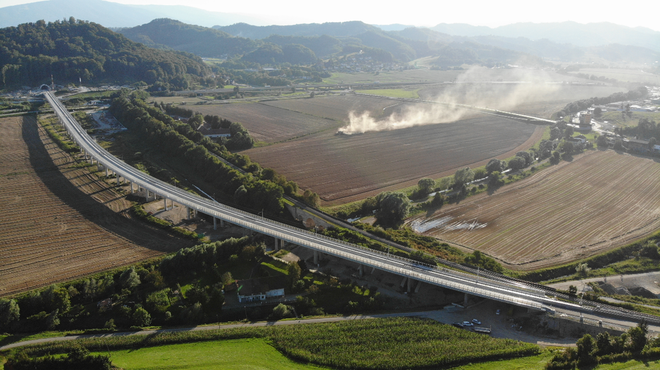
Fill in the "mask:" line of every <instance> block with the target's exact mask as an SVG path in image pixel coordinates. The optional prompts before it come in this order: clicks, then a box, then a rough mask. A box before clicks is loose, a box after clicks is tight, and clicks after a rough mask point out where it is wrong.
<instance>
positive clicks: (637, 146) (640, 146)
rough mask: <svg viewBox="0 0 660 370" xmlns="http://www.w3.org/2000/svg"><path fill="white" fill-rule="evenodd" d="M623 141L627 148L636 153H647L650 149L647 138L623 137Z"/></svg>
mask: <svg viewBox="0 0 660 370" xmlns="http://www.w3.org/2000/svg"><path fill="white" fill-rule="evenodd" d="M623 143H624V144H625V146H626V147H627V148H628V150H630V151H632V152H637V153H643V154H644V153H648V152H649V151H650V148H649V142H648V141H647V140H639V139H624V140H623Z"/></svg>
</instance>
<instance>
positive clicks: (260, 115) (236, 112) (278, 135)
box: [193, 99, 341, 143]
mask: <svg viewBox="0 0 660 370" xmlns="http://www.w3.org/2000/svg"><path fill="white" fill-rule="evenodd" d="M307 100H311V99H305V101H307ZM193 110H194V111H195V112H199V113H202V114H204V115H207V114H208V115H217V116H219V117H222V118H225V119H228V120H230V121H232V122H240V123H241V124H242V125H243V126H244V127H245V128H247V129H248V131H250V135H252V137H253V138H254V139H255V140H257V141H263V142H266V143H274V142H278V141H282V140H287V139H290V138H293V137H298V136H303V135H307V134H310V133H314V132H318V131H321V130H324V129H327V128H332V127H335V126H339V125H340V124H341V123H340V122H337V121H333V120H332V119H326V118H321V117H318V116H316V117H315V116H311V115H308V114H302V113H297V112H291V111H289V110H287V109H282V108H278V107H273V106H270V105H266V104H262V103H238V104H236V103H234V104H220V105H200V106H195V107H194V108H193Z"/></svg>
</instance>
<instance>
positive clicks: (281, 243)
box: [280, 239, 286, 249]
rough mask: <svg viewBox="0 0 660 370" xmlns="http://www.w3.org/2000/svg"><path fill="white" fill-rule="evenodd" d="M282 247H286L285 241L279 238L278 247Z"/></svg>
mask: <svg viewBox="0 0 660 370" xmlns="http://www.w3.org/2000/svg"><path fill="white" fill-rule="evenodd" d="M284 247H286V242H285V241H284V239H280V249H282V248H284Z"/></svg>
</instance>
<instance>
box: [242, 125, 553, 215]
mask: <svg viewBox="0 0 660 370" xmlns="http://www.w3.org/2000/svg"><path fill="white" fill-rule="evenodd" d="M544 129H545V127H544V126H536V125H528V124H524V123H520V122H516V121H512V120H509V119H505V118H500V117H495V116H486V115H481V116H478V117H474V118H469V119H465V120H461V121H457V122H453V123H447V124H431V125H424V126H416V127H409V128H404V129H399V130H390V131H379V132H367V133H364V134H361V135H336V134H335V132H334V131H331V132H329V131H326V132H322V133H320V134H317V135H310V136H307V137H304V138H301V139H298V140H292V141H287V142H283V143H278V144H276V145H271V146H268V147H262V148H253V149H250V150H248V151H246V152H245V153H246V154H248V155H249V156H250V158H252V159H253V160H254V161H256V162H258V163H259V164H261V165H262V166H264V167H270V168H274V169H276V170H277V172H278V173H280V174H283V175H285V176H286V177H287V178H288V179H290V180H294V181H296V182H297V183H298V184H299V185H300V187H301V188H303V189H312V190H313V191H315V192H316V193H318V194H319V196H320V197H321V199H322V200H323V201H324V202H325V204H326V205H335V204H343V203H348V202H351V201H354V200H358V199H361V198H365V197H367V196H371V195H375V194H377V193H379V192H381V191H384V190H395V189H400V188H403V187H406V186H410V185H413V184H416V183H417V181H418V180H419V179H420V178H422V177H432V178H440V177H443V176H447V175H451V174H453V173H454V172H455V171H456V169H457V168H460V167H463V166H470V167H477V166H481V165H484V164H485V163H486V162H487V161H488V160H489V159H490V158H494V157H498V158H506V157H509V156H513V155H514V154H515V153H516V152H517V151H519V150H523V149H528V148H529V147H531V146H532V145H533V144H534V143H535V142H536V141H538V140H539V139H540V138H541V136H542V134H543V131H544Z"/></svg>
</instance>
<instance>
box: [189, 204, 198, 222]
mask: <svg viewBox="0 0 660 370" xmlns="http://www.w3.org/2000/svg"><path fill="white" fill-rule="evenodd" d="M195 213H196V212H195V210H194V209H192V208H190V207H188V219H189V220H192V219H193V218H195Z"/></svg>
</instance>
